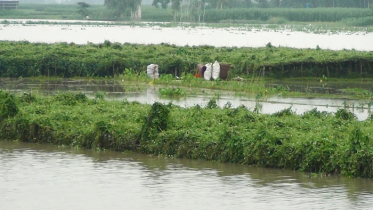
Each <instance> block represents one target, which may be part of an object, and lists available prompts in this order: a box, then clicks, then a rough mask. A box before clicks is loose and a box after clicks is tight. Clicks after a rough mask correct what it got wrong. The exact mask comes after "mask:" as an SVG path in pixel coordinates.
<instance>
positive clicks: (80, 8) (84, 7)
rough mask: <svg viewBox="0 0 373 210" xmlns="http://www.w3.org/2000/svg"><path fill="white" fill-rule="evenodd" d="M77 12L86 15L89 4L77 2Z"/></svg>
mask: <svg viewBox="0 0 373 210" xmlns="http://www.w3.org/2000/svg"><path fill="white" fill-rule="evenodd" d="M77 4H78V14H80V15H81V16H82V17H86V16H88V15H89V11H88V7H90V5H89V4H87V3H85V2H78V3H77Z"/></svg>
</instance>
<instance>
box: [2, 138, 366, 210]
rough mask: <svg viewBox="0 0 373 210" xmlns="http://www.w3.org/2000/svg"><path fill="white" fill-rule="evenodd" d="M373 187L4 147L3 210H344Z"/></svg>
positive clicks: (226, 167)
mask: <svg viewBox="0 0 373 210" xmlns="http://www.w3.org/2000/svg"><path fill="white" fill-rule="evenodd" d="M372 206H373V181H372V180H371V179H360V178H348V177H339V176H329V177H315V176H312V175H311V174H308V173H299V172H294V171H289V170H277V169H264V168H255V167H248V166H244V165H233V164H222V163H216V162H206V161H197V160H185V159H166V158H159V157H150V156H145V155H140V154H122V153H118V152H109V151H100V152H96V151H92V150H82V149H79V150H78V149H71V148H59V147H56V146H51V145H39V144H29V143H19V142H4V141H0V209H2V210H24V209H27V210H50V209H53V210H66V209H74V210H86V209H90V210H95V209H97V210H102V209H110V210H116V209H118V210H119V209H131V210H144V209H162V210H168V209H170V210H174V209H180V210H182V209H188V210H189V209H190V210H194V209H206V210H209V209H212V210H223V209H224V210H231V209H258V210H261V209H263V210H264V209H276V210H277V209H279V210H280V209H283V210H298V209H325V210H329V209H330V210H331V209H342V210H344V209H346V210H354V209H356V210H368V209H372Z"/></svg>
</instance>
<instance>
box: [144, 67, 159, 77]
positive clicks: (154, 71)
mask: <svg viewBox="0 0 373 210" xmlns="http://www.w3.org/2000/svg"><path fill="white" fill-rule="evenodd" d="M146 74H147V75H148V77H149V78H151V79H158V78H159V72H158V65H157V64H150V65H148V66H147V68H146Z"/></svg>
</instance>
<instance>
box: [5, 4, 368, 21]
mask: <svg viewBox="0 0 373 210" xmlns="http://www.w3.org/2000/svg"><path fill="white" fill-rule="evenodd" d="M88 10H89V12H90V15H89V17H90V20H120V21H129V20H130V18H129V17H130V15H129V14H126V15H124V17H119V16H118V15H114V13H113V12H112V11H111V10H109V9H107V8H106V7H105V6H104V5H91V7H89V8H88ZM177 17H178V18H177V21H180V14H178V16H177ZM0 18H3V19H7V18H8V19H60V20H83V19H85V17H82V16H81V15H79V14H78V6H77V5H76V4H20V8H19V9H18V10H4V11H0ZM198 20H200V21H201V22H202V21H203V22H206V23H246V24H253V23H254V24H261V23H264V24H266V23H270V24H286V23H292V22H322V23H326V22H327V23H340V24H342V25H347V26H372V25H373V10H372V9H360V8H312V9H295V8H268V9H264V8H247V9H245V8H242V9H241V8H236V9H223V10H216V9H207V10H206V13H205V15H204V17H202V16H201V17H193V16H185V15H184V17H183V18H182V21H183V22H196V21H198ZM142 21H154V22H172V21H174V16H173V13H172V10H171V9H166V10H165V9H157V8H155V7H152V6H150V5H143V6H142Z"/></svg>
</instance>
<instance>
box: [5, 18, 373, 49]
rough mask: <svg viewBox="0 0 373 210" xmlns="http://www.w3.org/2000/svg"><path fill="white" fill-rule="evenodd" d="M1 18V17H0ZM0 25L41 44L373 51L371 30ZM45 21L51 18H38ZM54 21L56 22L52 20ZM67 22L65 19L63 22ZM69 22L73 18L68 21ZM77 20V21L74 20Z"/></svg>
mask: <svg viewBox="0 0 373 210" xmlns="http://www.w3.org/2000/svg"><path fill="white" fill-rule="evenodd" d="M0 21H3V19H0ZM8 21H18V22H20V23H23V24H0V40H8V41H29V42H42V43H56V42H67V43H70V42H74V43H76V44H87V43H88V42H91V43H103V42H104V41H105V40H109V41H111V42H118V43H136V44H161V43H169V44H175V45H178V46H185V45H189V46H199V45H210V46H216V47H264V46H265V45H266V44H267V43H269V42H271V44H272V45H273V46H283V47H293V48H312V49H315V48H316V46H317V45H318V46H319V47H320V48H322V49H331V50H342V49H355V50H360V51H372V50H373V42H372V40H373V33H367V32H353V33H352V32H338V33H335V32H330V31H327V30H325V32H324V33H320V34H315V33H307V32H297V31H292V30H291V29H289V30H287V29H283V30H278V29H274V30H271V29H266V28H233V27H231V28H210V27H202V26H201V27H187V26H178V27H160V26H152V25H151V24H149V25H145V26H144V25H139V26H128V25H110V24H108V25H103V23H102V22H101V23H100V25H68V24H61V25H58V24H37V25H32V24H27V21H28V20H9V19H8ZM33 21H35V20H33ZM42 21H49V22H51V21H52V20H42ZM54 22H56V21H54ZM63 22H67V21H63ZM70 22H71V23H72V24H73V23H74V21H70ZM76 22H79V21H76Z"/></svg>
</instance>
